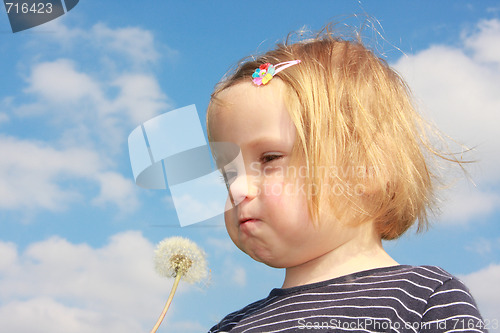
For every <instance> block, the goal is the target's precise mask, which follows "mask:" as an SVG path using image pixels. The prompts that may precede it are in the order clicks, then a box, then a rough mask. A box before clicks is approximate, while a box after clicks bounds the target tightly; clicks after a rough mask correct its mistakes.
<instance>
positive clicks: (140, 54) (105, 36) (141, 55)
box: [89, 23, 160, 64]
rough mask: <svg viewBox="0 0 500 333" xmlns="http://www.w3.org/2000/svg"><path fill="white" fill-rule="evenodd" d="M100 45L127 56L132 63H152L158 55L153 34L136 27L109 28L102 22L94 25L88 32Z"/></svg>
mask: <svg viewBox="0 0 500 333" xmlns="http://www.w3.org/2000/svg"><path fill="white" fill-rule="evenodd" d="M89 35H90V36H89V37H90V38H92V39H94V41H96V43H97V44H98V45H100V46H104V47H106V48H108V49H110V50H112V51H114V52H116V54H119V55H120V56H126V57H129V58H130V59H131V60H132V61H133V62H134V63H137V64H144V63H152V62H155V61H156V60H158V58H159V57H160V55H159V53H158V51H157V50H156V47H155V42H154V36H153V34H152V33H151V32H150V31H148V30H144V29H141V28H138V27H127V28H116V29H111V28H109V27H108V26H106V25H105V24H103V23H98V24H96V25H94V26H93V27H92V29H91V31H90V33H89Z"/></svg>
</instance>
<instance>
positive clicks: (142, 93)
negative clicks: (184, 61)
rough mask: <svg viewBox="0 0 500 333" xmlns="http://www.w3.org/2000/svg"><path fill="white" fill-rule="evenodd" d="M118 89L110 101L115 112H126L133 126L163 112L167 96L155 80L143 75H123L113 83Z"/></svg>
mask: <svg viewBox="0 0 500 333" xmlns="http://www.w3.org/2000/svg"><path fill="white" fill-rule="evenodd" d="M113 85H114V86H117V87H119V88H120V93H119V95H118V97H117V98H116V99H115V100H113V101H112V103H113V108H114V109H115V110H126V112H127V114H128V116H129V118H130V120H131V122H132V123H133V124H137V125H138V124H140V123H142V122H144V121H146V120H148V119H151V118H153V117H154V116H155V115H157V114H159V113H160V111H162V110H164V109H165V108H166V107H167V106H168V104H167V96H166V95H165V94H164V93H163V92H162V91H161V89H160V86H159V85H158V82H157V81H156V79H155V78H154V77H152V76H150V75H145V74H124V75H122V76H120V77H118V78H117V79H115V80H114V81H113Z"/></svg>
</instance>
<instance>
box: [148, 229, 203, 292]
mask: <svg viewBox="0 0 500 333" xmlns="http://www.w3.org/2000/svg"><path fill="white" fill-rule="evenodd" d="M205 257H206V254H205V252H204V251H203V250H202V249H201V248H200V247H198V245H196V243H195V242H193V241H191V240H189V239H187V238H183V237H170V238H166V239H164V240H162V241H161V242H160V243H158V247H157V248H156V250H155V259H154V264H155V269H156V272H157V273H158V274H160V275H161V276H165V277H175V276H176V275H177V273H180V274H181V275H182V279H183V280H184V281H186V282H189V283H196V282H200V281H201V280H203V279H205V278H207V276H208V270H207V261H206V259H205Z"/></svg>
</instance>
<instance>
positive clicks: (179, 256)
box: [151, 237, 208, 333]
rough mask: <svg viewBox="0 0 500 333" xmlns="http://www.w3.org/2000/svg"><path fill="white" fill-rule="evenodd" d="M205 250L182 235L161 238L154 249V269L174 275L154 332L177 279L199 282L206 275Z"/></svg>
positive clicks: (167, 275) (167, 305) (163, 315)
mask: <svg viewBox="0 0 500 333" xmlns="http://www.w3.org/2000/svg"><path fill="white" fill-rule="evenodd" d="M205 257H206V254H205V252H204V251H203V250H202V249H201V248H199V247H198V245H196V243H195V242H193V241H191V240H189V239H187V238H183V237H170V238H166V239H164V240H162V241H161V242H160V243H159V244H158V247H157V248H156V251H155V259H154V264H155V269H156V272H158V274H160V275H161V276H165V277H175V280H174V284H173V286H172V290H171V291H170V296H169V297H168V300H167V303H166V304H165V307H164V308H163V311H162V313H161V315H160V317H159V318H158V321H157V322H156V324H155V326H154V327H153V329H152V330H151V333H154V332H156V331H157V330H158V328H159V327H160V324H161V322H162V321H163V318H165V315H166V314H167V311H168V308H169V307H170V303H172V300H173V298H174V295H175V291H176V290H177V286H178V285H179V281H180V280H181V278H182V279H184V280H185V281H186V282H189V283H196V282H200V281H201V280H203V279H205V278H206V277H207V276H208V270H207V261H206V259H205Z"/></svg>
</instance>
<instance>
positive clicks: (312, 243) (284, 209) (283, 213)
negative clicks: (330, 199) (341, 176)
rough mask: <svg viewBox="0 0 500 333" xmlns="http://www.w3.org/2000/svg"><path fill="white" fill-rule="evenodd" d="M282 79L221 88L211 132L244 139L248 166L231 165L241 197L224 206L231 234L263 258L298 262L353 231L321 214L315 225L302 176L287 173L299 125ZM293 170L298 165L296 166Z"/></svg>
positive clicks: (276, 263) (280, 263) (235, 193)
mask: <svg viewBox="0 0 500 333" xmlns="http://www.w3.org/2000/svg"><path fill="white" fill-rule="evenodd" d="M283 92H284V85H283V83H282V82H281V81H280V80H279V79H274V80H273V81H272V82H271V83H270V84H268V85H267V86H265V87H256V86H254V85H253V84H252V83H251V82H243V83H238V84H236V85H235V86H232V87H231V88H228V89H226V90H224V91H223V92H221V93H220V94H219V95H218V98H220V99H221V100H222V103H221V104H220V106H216V107H215V110H213V112H214V113H213V118H212V119H211V131H212V133H213V140H214V141H219V142H221V141H222V142H231V143H234V144H236V145H238V146H239V147H240V149H241V153H242V155H243V160H244V165H245V170H246V172H245V174H242V172H241V171H240V172H238V174H237V175H235V174H236V173H235V172H234V171H232V170H227V177H228V178H229V183H230V187H229V190H230V192H231V195H232V197H233V198H234V201H235V202H239V204H237V205H236V207H234V208H233V209H231V210H228V211H227V212H226V213H225V221H226V228H227V231H228V233H229V236H230V237H231V239H232V240H233V242H234V243H235V244H236V245H237V246H238V247H239V248H240V249H241V250H242V251H244V252H245V253H247V254H248V255H250V256H251V257H252V258H254V259H255V260H257V261H261V262H263V263H266V264H268V265H270V266H273V267H282V268H283V267H286V268H288V267H294V266H297V265H300V264H302V263H306V262H308V261H310V260H313V259H315V258H318V257H320V256H322V255H323V254H325V253H327V252H329V251H331V250H332V249H333V248H335V247H336V246H338V245H339V244H341V242H343V241H345V239H346V237H350V236H349V235H351V232H350V230H348V228H346V227H341V226H340V224H339V223H337V222H335V221H333V220H331V218H330V221H328V220H325V219H328V218H329V217H328V216H321V214H320V219H322V220H323V221H320V223H319V226H316V227H315V226H314V225H313V223H312V221H311V218H310V216H309V213H308V206H307V200H306V197H307V195H306V193H307V191H306V188H304V178H303V177H301V176H300V174H303V172H298V170H299V169H300V167H303V166H301V165H300V163H299V165H297V166H295V169H294V170H295V171H296V173H297V174H298V175H297V176H296V177H292V178H286V177H284V175H286V172H287V170H290V169H291V168H292V167H291V165H290V161H291V160H290V157H291V156H290V154H291V152H292V148H293V146H294V142H295V135H296V133H295V132H296V131H295V127H294V125H293V123H292V120H291V119H290V116H289V114H288V112H287V110H286V108H285V104H284V102H283ZM292 170H293V169H292Z"/></svg>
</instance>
